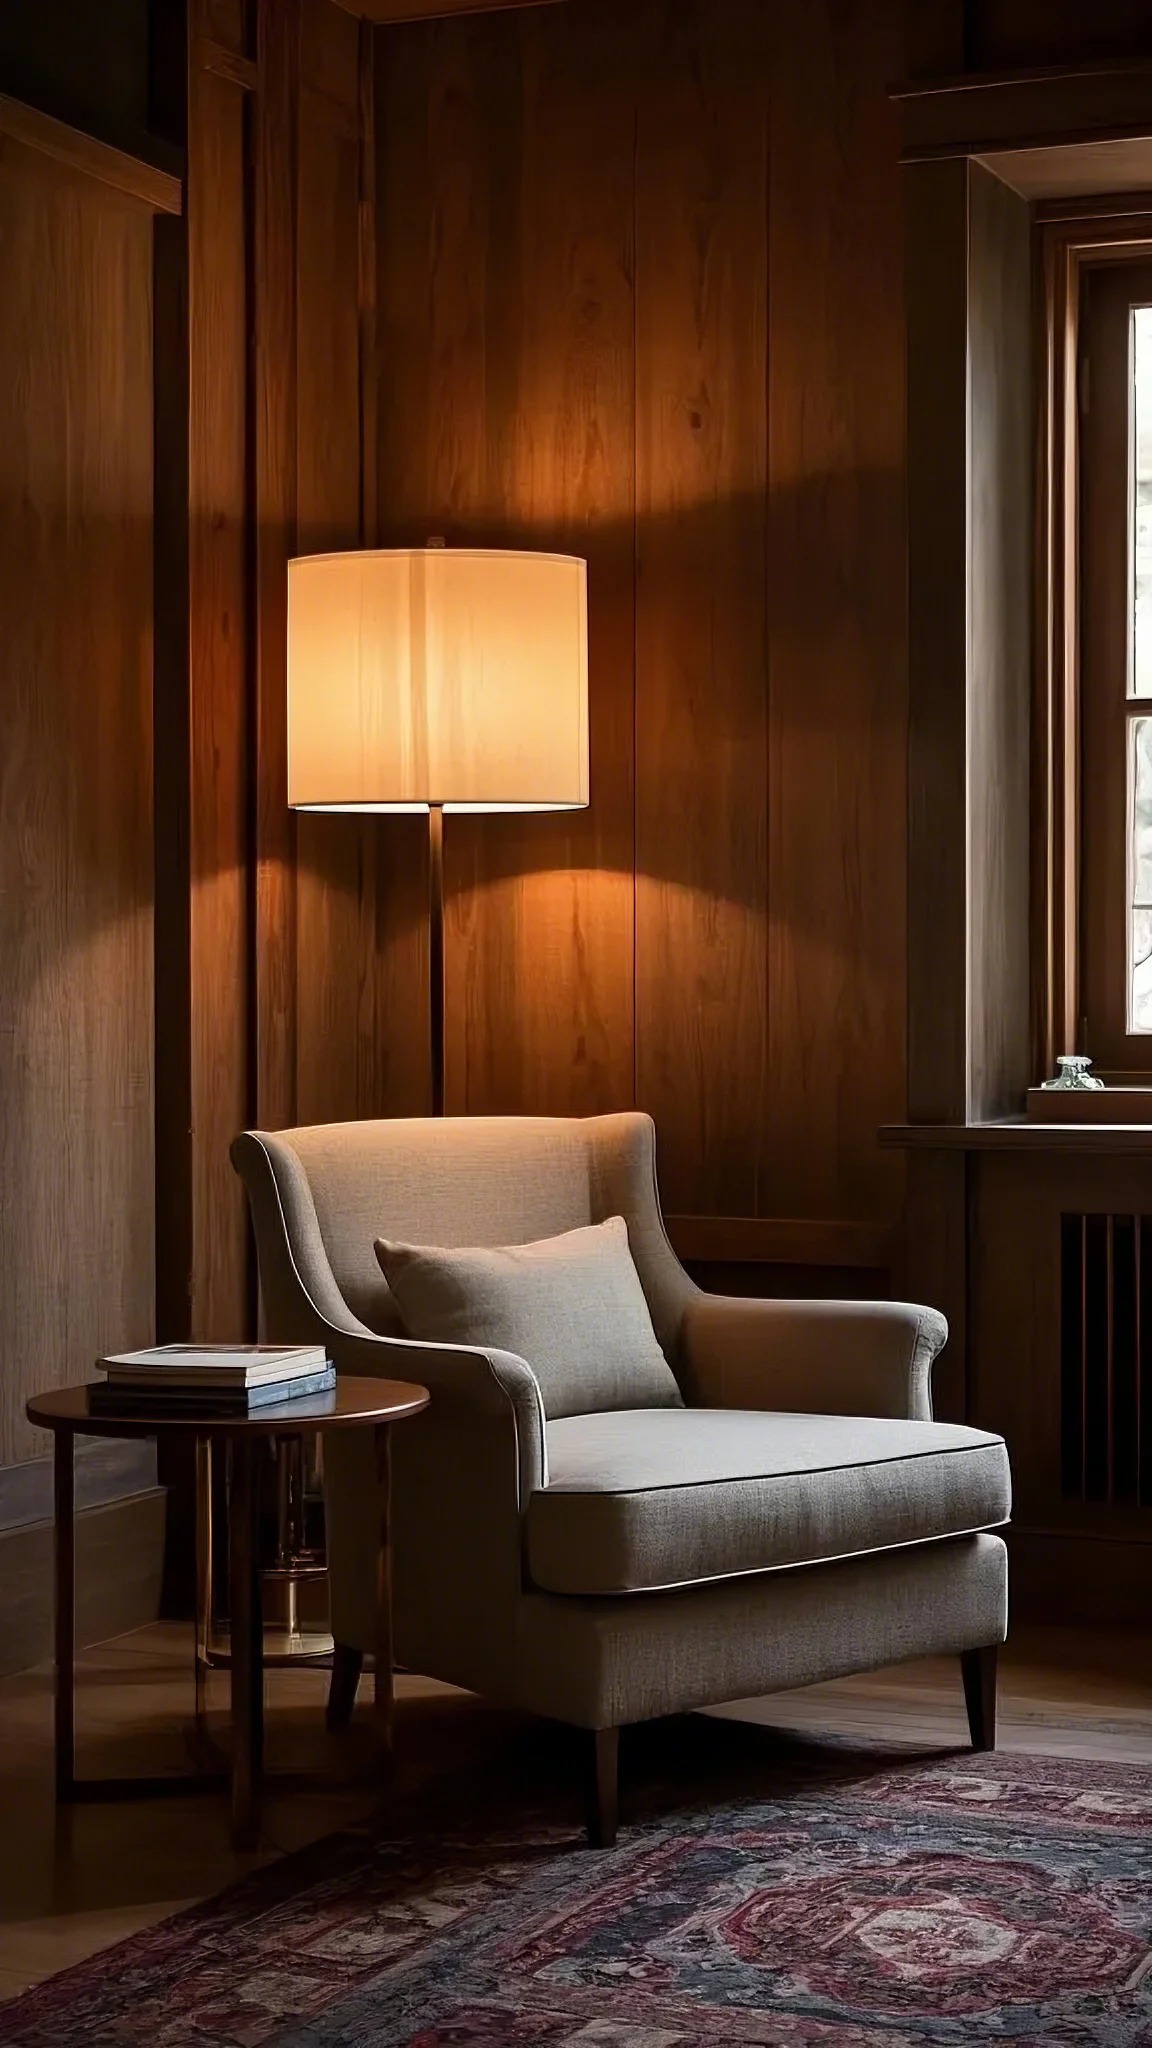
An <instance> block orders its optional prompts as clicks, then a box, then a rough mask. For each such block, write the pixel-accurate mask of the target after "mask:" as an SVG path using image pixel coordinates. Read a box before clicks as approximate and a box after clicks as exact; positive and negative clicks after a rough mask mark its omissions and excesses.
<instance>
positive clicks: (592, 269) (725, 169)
mask: <svg viewBox="0 0 1152 2048" xmlns="http://www.w3.org/2000/svg"><path fill="white" fill-rule="evenodd" d="M899 20H900V16H899V9H898V8H897V7H896V5H895V4H894V0H852V4H851V5H850V6H848V7H835V8H833V7H831V6H826V5H824V4H820V5H818V6H817V7H815V8H812V9H809V10H806V11H805V16H804V19H803V20H802V21H794V20H793V19H792V18H791V17H789V19H788V21H787V23H785V22H783V20H782V21H781V23H780V24H779V25H778V26H777V27H775V28H773V27H772V26H771V24H770V23H769V22H768V21H767V20H766V17H765V10H764V9H763V8H761V7H759V6H758V5H755V4H753V0H723V4H722V5H720V6H708V7H705V6H696V5H688V6H685V5H680V4H677V5H672V4H671V0H645V4H644V5H642V6H637V7H634V8H630V9H628V10H622V9H620V8H619V7H616V6H610V5H609V4H607V0H585V4H582V5H581V6H580V7H579V8H578V9H577V8H555V9H553V8H548V9H543V10H535V11H534V10H527V11H524V12H515V13H514V12H512V11H509V12H506V13H503V14H498V15H493V16H492V17H490V18H486V19H476V20H472V21H467V22H455V23H442V24H440V25H436V26H433V25H429V26H427V27H425V28H417V27H408V28H406V29H404V30H403V32H397V33H395V34H390V33H385V34H383V35H381V36H380V37H379V40H378V62H379V86H378V149H379V158H378V163H379V177H378V191H377V195H376V198H377V214H378V248H379V266H380V268H379V286H378V337H379V365H380V368H379V380H378V401H379V438H378V448H379V465H378V479H377V486H378V499H379V505H380V520H381V524H380V537H381V540H382V541H383V542H385V543H386V544H411V543H419V542H421V541H423V540H426V539H427V538H428V537H429V535H431V534H436V533H439V534H443V535H444V536H445V538H446V539H447V540H448V541H449V542H450V543H451V542H453V541H482V542H485V543H487V544H495V545H500V544H506V545H510V546H517V545H524V544H531V545H540V544H542V545H545V546H560V547H570V548H573V549H576V550H577V551H579V552H582V553H586V554H587V556H588V559H589V564H590V603H591V627H592V679H591V687H592V719H591V729H592V743H593V761H592V804H591V808H590V810H589V812H588V813H587V814H586V816H585V817H583V818H577V819H574V820H573V819H567V820H566V819H555V818H551V819H549V818H541V819H528V820H512V819H500V818H490V819H481V820H469V819H460V818H453V817H449V819H448V821H447V829H446V867H447V876H448V886H449V953H448V1002H449V1081H448V1094H449V1104H450V1106H451V1107H455V1108H457V1109H466V1110H470V1111H494V1112H499V1111H524V1110H552V1111H557V1112H561V1113H564V1112H573V1111H574V1112H584V1111H589V1110H596V1109H607V1108H612V1107H618V1106H621V1105H622V1104H626V1103H628V1102H630V1101H632V1100H633V1099H635V1100H637V1101H638V1102H640V1103H641V1104H642V1105H643V1106H645V1107H647V1108H649V1109H651V1110H652V1111H653V1113H654V1114H655V1116H656V1118H657V1122H658V1124H659V1127H660V1142H661V1175H662V1183H663V1187H664V1192H665V1196H666V1198H667V1199H668V1201H669V1203H670V1205H671V1206H672V1207H674V1208H676V1209H678V1210H683V1211H685V1212H687V1213H690V1214H694V1215H700V1214H705V1213H708V1212H711V1211H715V1212H717V1213H719V1214H721V1215H724V1216H728V1217H732V1216H740V1215H743V1216H755V1215H756V1214H757V1212H758V1211H759V1212H761V1213H763V1214H765V1215H767V1216H771V1215H773V1214H776V1215H785V1216H794V1217H801V1218H803V1217H804V1216H806V1215H808V1216H812V1217H815V1218H823V1219H825V1220H827V1221H829V1222H835V1221H836V1219H838V1218H841V1217H844V1216H849V1217H858V1218H859V1219H860V1220H861V1221H862V1222H863V1223H866V1224H868V1225H870V1226H871V1225H872V1224H874V1225H875V1227H877V1228H879V1229H882V1228H884V1227H886V1226H887V1225H888V1224H889V1223H890V1222H891V1220H892V1218H893V1217H894V1215H895V1214H896V1211H897V1209H898V1205H899V1198H900V1176H901V1168H900V1167H899V1166H896V1168H895V1170H892V1169H891V1168H890V1166H889V1163H888V1162H887V1161H886V1160H884V1159H882V1158H880V1156H879V1153H878V1150H877V1147H876V1144H875V1134H874V1127H875V1125H876V1123H877V1122H879V1121H880V1120H881V1119H882V1118H883V1117H884V1116H891V1115H893V1114H895V1113H898V1108H899V1104H900V1103H901V1101H902V1097H903V1063H904V1052H903V1031H902V1023H901V1019H902V1014H903V1004H904V995H903V980H902V972H903V895H904V835H903V828H902V822H901V813H902V809H903V801H904V799H903V791H904V769H903V744H904V742H903V731H902V721H903V715H904V703H905V694H904V692H905V682H904V628H903V623H902V610H903V587H902V576H901V569H900V555H901V548H902V536H903V518H902V508H901V498H902V466H903V434H902V395H901V359H900V310H899V298H900V278H899V248H900V234H901V224H900V211H899V189H898V180H897V173H896V170H895V143H894V135H893V130H892V116H891V115H890V113H889V112H888V110H887V105H886V100H885V95H884V90H883V86H884V81H885V78H886V76H888V75H890V74H891V72H892V70H894V69H898V68H899V65H898V63H897V61H896V53H897V50H898V45H899V34H900V30H899ZM773 107H775V114H774V116H773V117H772V118H770V116H772V109H773ZM773 119H774V121H775V127H774V128H773ZM770 129H772V133H771V134H770ZM382 829H383V831H384V833H385V834H386V844H387V846H388V848H389V849H390V850H394V851H392V852H391V857H390V860H389V866H388V893H387V896H386V897H384V896H379V897H378V899H377V902H378V917H377V924H376V934H377V935H378V938H379V942H380V944H381V946H382V949H383V952H384V957H385V962H386V966H385V974H386V976H387V983H388V987H389V990H390V992H391V1000H390V1002H389V1004H388V1007H387V1011H386V1014H385V1015H384V1016H383V1017H382V1018H380V1019H379V1020H378V1023H377V1029H378V1031H382V1032H383V1034H384V1035H385V1039H386V1043H387V1059H388V1063H389V1064H388V1073H387V1086H386V1089H385V1094H384V1101H385V1104H386V1106H387V1107H388V1108H390V1109H391V1108H396V1109H411V1108H419V1107H420V1106H421V1105H422V1102H423V1100H424V1094H423V1085H424V1084H423V1077H422V1072H421V1063H422V1060H423V1048H424V1046H425V1045H426V1035H425V1024H424V1017H425V1009H424V1004H425V993H424V974H425V971H426V969H425V955H424V941H423V926H424V919H425V914H426V911H425V894H424V891H425V879H424V877H425V866H424V855H423V849H422V846H421V843H420V838H421V835H420V829H419V822H418V821H411V822H408V821H404V820H401V819H388V820H385V821H384V823H383V828H382ZM328 943H329V944H334V943H335V940H334V938H333V939H330V940H329V941H328ZM633 951H634V958H635V971H633ZM356 971H357V973H358V974H363V972H364V964H363V954H362V953H361V954H359V955H357V966H356ZM368 1014H370V1012H369V1013H366V1015H368ZM358 1028H359V1029H360V1030H361V1031H363V1030H364V1029H365V1028H366V1024H365V1022H362V1023H361V1025H360V1026H359V1027H358ZM413 1046H415V1047H416V1048H417V1058H416V1063H415V1067H414V1068H413V1065H412V1064H411V1051H412V1048H413Z"/></svg>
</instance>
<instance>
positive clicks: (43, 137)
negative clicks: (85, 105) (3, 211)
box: [0, 93, 182, 213]
mask: <svg viewBox="0 0 1152 2048" xmlns="http://www.w3.org/2000/svg"><path fill="white" fill-rule="evenodd" d="M6 140H7V141H13V142H18V143H21V144H22V145H23V146H24V147H25V148H27V149H36V150H40V151H42V152H43V154H44V155H45V156H50V157H52V158H54V160H55V161H56V162H57V163H61V164H64V165H65V166H66V167H67V168H68V169H69V170H73V171H78V172H79V173H80V174H81V176H82V177H85V178H95V179H97V180H98V182H99V183H101V184H103V185H108V186H109V187H110V188H111V190H112V191H113V192H119V193H120V194H121V195H122V197H124V198H127V199H138V200H139V201H140V202H141V204H142V205H143V206H146V207H148V208H149V210H150V211H151V212H153V213H179V211H180V208H181V204H182V195H181V189H180V179H179V177H178V176H176V175H175V174H174V173H173V172H171V171H167V170H163V169H161V168H160V167H159V166H158V165H156V164H152V163H148V162H147V161H146V160H145V159H144V158H143V157H138V156H131V155H129V154H128V152H127V151H126V150H123V149H114V148H113V147H112V145H111V144H110V143H107V142H101V141H98V140H97V138H96V137H95V136H93V135H86V134H84V133H83V132H82V130H80V129H79V128H71V127H69V126H68V124H67V122H64V121H57V120H54V119H53V117H52V116H51V115H50V114H44V113H41V111H40V109H39V108H38V107H30V106H26V105H25V104H24V102H23V101H22V100H17V99H13V98H12V97H11V96H10V95H9V94H7V93H0V148H3V146H4V142H5V141H6Z"/></svg>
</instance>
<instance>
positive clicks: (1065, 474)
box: [1032, 193, 1152, 1082]
mask: <svg viewBox="0 0 1152 2048" xmlns="http://www.w3.org/2000/svg"><path fill="white" fill-rule="evenodd" d="M1036 220H1037V232H1038V240H1039V249H1038V255H1039V270H1040V290H1039V292H1038V304H1039V327H1040V331H1039V345H1038V354H1039V385H1038V392H1039V401H1040V402H1039V406H1038V427H1039V435H1038V449H1037V481H1038V492H1037V573H1036V598H1037V603H1036V621H1035V649H1036V663H1035V692H1034V705H1033V713H1034V715H1033V744H1032V767H1033V774H1032V783H1033V836H1032V928H1033V948H1032V952H1033V972H1032V1039H1033V1063H1034V1069H1035V1071H1034V1076H1033V1078H1034V1079H1035V1080H1037V1081H1039V1080H1044V1079H1047V1078H1048V1077H1049V1076H1050V1075H1051V1074H1053V1073H1054V1072H1055V1062H1056V1058H1057V1056H1058V1055H1059V1054H1060V1053H1064V1052H1074V1051H1079V1050H1085V1051H1088V1052H1090V1053H1091V1054H1092V1056H1093V1058H1094V1059H1095V1060H1096V1062H1097V1065H1098V1066H1099V1068H1100V1070H1101V1071H1102V1072H1103V1073H1104V1074H1105V1076H1109V1077H1110V1076H1115V1078H1116V1079H1118V1080H1120V1079H1122V1080H1124V1081H1128V1082H1134V1081H1142V1082H1152V1034H1145V1033H1139V1034H1129V1033H1128V1032H1127V1031H1126V1030H1123V1031H1120V1032H1117V1031H1115V1030H1114V1029H1109V1030H1106V1031H1104V1032H1103V1034H1102V1035H1101V1034H1099V1033H1098V1034H1097V1043H1096V1044H1094V1045H1093V1044H1086V1043H1085V1029H1086V1018H1087V1011H1088V994H1089V991H1088V988H1087V986H1086V982H1085V973H1086V964H1087V963H1086V951H1087V949H1086V947H1085V945H1084V931H1085V926H1086V920H1087V919H1088V918H1090V917H1094V916H1095V915H1096V911H1097V907H1096V904H1095V902H1089V901H1088V900H1087V899H1086V895H1085V868H1084V861H1083V854H1082V846H1083V838H1082V834H1083V826H1084V817H1083V812H1084V801H1083V797H1084V791H1083V778H1084V770H1085V745H1084V739H1085V735H1084V721H1083V718H1082V702H1083V699H1082V690H1083V683H1084V674H1083V671H1084V665H1085V664H1084V660H1083V648H1082V618H1081V590H1082V577H1081V566H1082V564H1081V557H1082V535H1081V473H1082V461H1083V448H1082V434H1081V415H1080V377H1081V359H1082V350H1081V341H1082V331H1081V312H1082V306H1083V298H1084V287H1085V284H1086V281H1087V274H1088V273H1089V272H1090V271H1093V270H1095V269H1097V268H1099V267H1101V266H1105V265H1107V266H1113V267H1114V266H1116V265H1118V264H1123V265H1134V264H1143V263H1148V264H1152V205H1150V201H1149V196H1148V194H1147V193H1143V194H1138V195H1136V196H1135V197H1134V198H1132V199H1130V200H1125V199H1124V198H1123V197H1120V198H1117V197H1110V198H1108V199H1107V200H1091V201H1069V202H1062V203H1050V204H1048V205H1041V206H1038V207H1037V209H1036ZM1126 811H1127V799H1125V816H1126ZM1120 829H1121V830H1123V829H1124V827H1123V824H1122V825H1121V828H1120ZM1125 929H1126V927H1125ZM1126 958H1127V953H1126V948H1125V959H1126ZM1123 994H1124V1001H1125V1002H1126V999H1127V996H1126V990H1125V991H1124V992H1123Z"/></svg>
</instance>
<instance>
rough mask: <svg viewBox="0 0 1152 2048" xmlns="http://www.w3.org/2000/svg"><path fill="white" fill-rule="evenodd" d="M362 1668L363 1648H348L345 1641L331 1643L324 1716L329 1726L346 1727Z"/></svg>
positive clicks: (350, 1715) (354, 1702) (353, 1704)
mask: <svg viewBox="0 0 1152 2048" xmlns="http://www.w3.org/2000/svg"><path fill="white" fill-rule="evenodd" d="M363 1669H364V1652H363V1650H352V1649H349V1647H348V1644H347V1643H334V1644H333V1646H332V1677H331V1679H330V1681H329V1685H328V1712H327V1715H326V1717H325V1718H326V1720H327V1722H328V1726H329V1727H330V1728H346V1727H347V1726H348V1723H349V1721H350V1720H351V1719H352V1709H353V1707H354V1706H355V1705H356V1688H357V1686H358V1685H359V1683H360V1673H361V1672H362V1671H363Z"/></svg>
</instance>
